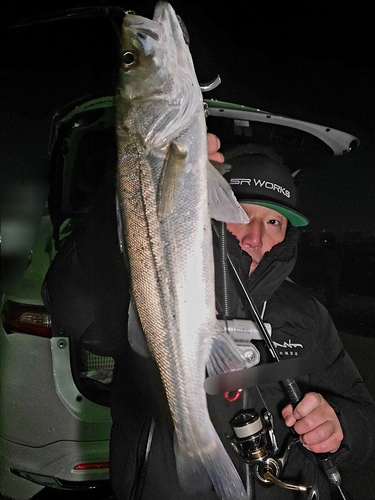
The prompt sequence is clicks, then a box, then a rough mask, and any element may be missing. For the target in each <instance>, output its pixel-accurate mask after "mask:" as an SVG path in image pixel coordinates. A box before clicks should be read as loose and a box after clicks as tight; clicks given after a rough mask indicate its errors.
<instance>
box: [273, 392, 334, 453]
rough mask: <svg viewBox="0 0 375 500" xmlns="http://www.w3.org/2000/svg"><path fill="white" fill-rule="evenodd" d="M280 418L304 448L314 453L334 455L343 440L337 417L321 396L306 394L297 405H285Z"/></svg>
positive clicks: (312, 393)
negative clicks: (295, 433)
mask: <svg viewBox="0 0 375 500" xmlns="http://www.w3.org/2000/svg"><path fill="white" fill-rule="evenodd" d="M282 416H283V418H284V421H285V425H286V426H287V427H292V426H293V427H294V430H295V431H296V432H297V434H299V435H300V441H301V443H302V444H303V446H304V447H305V448H307V449H308V450H310V451H312V452H314V453H334V452H335V451H337V450H338V449H339V447H340V444H341V441H342V440H343V438H344V434H343V432H342V428H341V424H340V421H339V419H338V418H337V415H336V413H335V411H334V409H333V408H332V406H330V405H329V404H328V403H327V401H326V400H325V399H324V398H323V396H322V395H321V394H318V393H316V392H308V393H307V394H305V396H304V398H303V399H302V401H301V402H300V403H298V405H297V406H296V407H295V408H294V410H293V408H292V405H287V406H286V407H285V408H284V409H283V411H282Z"/></svg>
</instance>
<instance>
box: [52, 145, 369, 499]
mask: <svg viewBox="0 0 375 500" xmlns="http://www.w3.org/2000/svg"><path fill="white" fill-rule="evenodd" d="M219 146H220V143H219V142H218V140H217V139H216V138H212V137H211V138H210V136H209V153H210V158H211V159H212V160H216V161H219V162H222V160H223V157H222V155H221V153H219V152H218V151H217V149H218V147H219ZM244 153H245V154H244ZM250 153H251V151H250V150H249V149H245V150H243V149H240V150H236V151H234V152H233V154H232V156H231V155H228V156H227V160H228V161H230V163H231V164H232V169H231V170H230V172H229V173H228V174H226V177H227V178H228V180H229V182H230V183H231V185H232V188H233V190H234V192H235V194H236V196H237V198H238V199H239V201H240V203H241V205H242V206H243V208H244V209H245V211H246V212H247V214H248V215H249V223H248V224H244V225H243V224H241V225H237V224H228V229H229V231H228V232H225V233H224V234H225V239H226V242H227V251H228V253H229V255H230V257H231V259H232V261H233V263H234V265H235V267H236V269H237V270H238V274H239V276H240V278H241V281H242V282H243V284H244V286H245V288H246V290H247V292H248V293H249V295H251V297H252V299H253V301H254V303H255V304H256V306H257V307H258V308H259V311H261V313H262V315H263V319H264V321H265V322H267V323H269V324H270V325H271V328H272V342H273V345H274V347H275V348H276V349H277V352H278V354H279V356H280V357H281V358H282V359H284V358H286V359H289V358H295V357H297V356H300V357H301V359H303V356H308V355H312V354H313V355H316V356H318V357H319V359H322V360H324V369H323V370H319V371H317V372H315V373H312V374H305V373H302V374H301V376H300V377H298V379H297V382H298V384H299V386H300V388H301V390H302V392H303V394H305V396H304V397H303V399H302V401H301V402H300V403H299V405H297V406H296V407H295V408H294V410H293V409H292V407H291V405H290V404H289V401H288V398H287V396H286V394H285V391H284V389H283V387H282V386H281V384H280V383H279V382H278V381H277V380H275V381H274V382H272V383H267V384H264V385H262V384H261V385H260V386H259V387H244V388H243V389H244V390H243V391H239V392H238V393H236V394H235V395H234V396H235V397H232V394H217V395H207V401H208V407H209V411H210V416H211V419H212V421H213V423H214V425H215V428H216V430H217V432H218V435H219V436H220V438H221V439H222V441H223V443H224V445H225V447H226V449H227V451H228V453H229V455H230V457H231V458H232V460H233V462H234V463H235V465H236V467H237V469H238V471H239V473H240V475H241V477H242V480H243V482H244V484H245V485H246V487H247V489H248V491H249V495H250V496H249V498H251V499H256V500H263V499H267V500H272V499H275V500H276V499H277V500H283V499H285V500H287V499H294V498H295V499H303V495H306V494H304V493H302V492H300V491H293V490H290V489H284V488H280V487H279V486H271V487H270V485H269V484H266V483H264V482H262V481H260V480H258V479H259V478H258V479H254V476H253V475H252V474H250V473H249V472H250V471H249V467H248V466H247V465H246V464H245V462H244V461H243V460H242V459H241V458H239V457H238V456H237V455H236V454H235V453H234V451H233V448H232V445H231V440H230V439H228V437H227V436H231V435H233V431H232V428H231V425H230V422H231V420H232V419H233V416H234V415H236V414H237V413H238V411H242V410H246V409H251V410H254V411H255V412H258V413H259V414H261V413H262V412H263V410H268V411H269V412H270V414H271V415H272V416H273V421H274V432H275V436H276V440H277V444H278V446H279V448H280V449H281V451H280V452H278V454H281V453H282V450H283V446H286V445H287V444H288V442H289V441H288V438H289V437H290V436H291V434H290V428H291V427H294V430H295V432H296V433H297V434H298V435H299V436H300V444H296V445H294V446H292V447H291V450H290V455H289V458H288V460H287V463H286V465H285V467H284V468H283V470H282V471H281V474H280V477H279V479H281V480H283V479H284V480H285V481H286V482H287V483H294V484H300V485H305V486H312V485H315V486H316V487H317V488H318V489H319V493H320V498H321V499H324V500H328V499H329V498H331V490H332V487H331V486H330V484H329V483H328V481H327V479H326V477H325V475H324V473H323V472H322V470H321V468H320V466H319V464H318V463H317V462H316V460H315V458H314V456H313V455H312V454H311V453H310V452H309V451H308V450H309V449H310V450H311V451H313V452H332V453H333V458H334V460H335V462H336V463H337V466H338V467H339V468H341V467H342V468H344V467H353V466H361V465H362V464H364V463H365V462H366V461H367V460H369V458H370V456H371V455H372V454H373V451H374V446H375V444H374V443H375V435H374V426H373V425H372V422H373V421H374V419H375V404H374V401H373V400H372V398H371V397H370V395H369V394H368V392H367V390H366V388H365V387H364V385H363V381H362V379H361V377H360V375H359V373H358V371H357V369H356V368H355V366H354V365H353V363H352V361H351V360H350V358H349V357H348V355H347V354H346V353H345V351H344V349H343V346H342V343H341V341H340V339H339V337H338V334H337V332H336V330H335V328H334V325H333V324H332V321H331V319H330V317H329V315H328V312H327V311H326V309H325V308H324V307H323V306H322V305H321V304H319V303H318V302H317V301H316V300H315V299H314V298H312V297H310V296H309V295H308V294H306V293H304V292H303V291H302V290H300V289H299V287H298V286H297V285H295V284H294V283H292V282H291V281H289V280H288V279H287V277H288V275H289V273H290V272H291V271H292V269H293V266H294V263H295V259H296V245H297V237H298V229H297V227H298V226H303V225H306V224H307V223H308V220H307V219H306V218H305V217H304V216H303V215H301V214H300V213H299V212H298V211H297V208H296V206H297V205H296V203H297V202H296V189H295V186H294V183H293V179H292V177H291V176H290V174H289V171H288V170H287V169H286V168H285V167H284V166H283V165H281V164H280V163H279V162H278V161H277V158H275V157H271V158H270V157H267V156H266V155H264V154H263V155H257V154H250ZM271 156H272V155H271ZM110 193H112V194H113V192H112V191H110ZM112 194H110V196H107V198H106V199H107V200H108V205H109V206H110V207H112V208H110V210H105V209H104V210H103V208H102V207H103V205H102V203H97V209H96V207H93V208H94V210H93V214H95V213H96V212H97V218H96V220H95V224H93V228H95V235H97V234H98V230H99V227H102V228H103V231H105V234H106V236H105V237H104V236H103V238H102V240H103V241H104V244H103V245H104V246H103V248H102V251H100V249H98V248H97V245H99V246H100V242H96V248H97V250H95V251H94V249H93V245H85V244H84V240H85V234H84V231H85V230H86V229H87V228H89V227H90V225H89V222H88V221H86V222H85V223H84V225H83V231H82V230H81V231H78V232H77V235H76V237H77V238H78V241H75V243H74V248H75V252H74V253H75V255H76V257H77V258H78V260H80V263H81V265H80V266H77V261H76V260H74V259H73V260H71V261H70V260H69V258H66V256H68V257H69V256H70V255H71V252H67V251H65V260H64V259H62V261H61V259H57V261H56V265H55V266H52V267H54V268H55V269H57V270H58V273H57V274H56V272H54V269H52V270H51V272H50V273H49V276H48V277H47V280H46V286H45V295H44V297H45V300H46V302H47V303H48V307H49V309H50V311H51V312H52V315H53V321H54V322H55V326H56V327H58V328H63V329H65V330H66V331H71V332H73V335H74V336H75V337H76V338H81V340H83V342H84V344H85V346H86V347H87V348H88V349H90V342H91V344H92V345H91V350H94V352H97V353H98V354H106V355H112V356H113V357H114V358H115V370H114V377H113V388H112V398H111V411H112V419H113V426H112V435H111V445H110V474H111V481H112V487H113V491H114V494H115V496H116V500H148V499H151V498H160V499H163V500H172V499H173V500H176V499H178V500H193V499H194V500H217V498H218V497H217V495H216V493H215V491H214V490H213V488H209V487H208V489H207V490H206V491H199V492H196V493H194V494H188V493H186V492H185V491H183V490H182V489H181V487H180V485H179V482H178V478H177V473H176V465H175V456H174V449H173V424H172V419H171V416H170V413H169V408H168V404H167V401H166V398H165V394H164V389H163V386H162V384H161V381H160V377H159V374H158V371H157V367H156V363H155V362H154V360H152V359H150V358H145V357H143V356H141V355H139V354H137V353H136V352H135V351H133V350H132V349H131V347H130V345H129V343H128V339H127V335H126V319H127V304H128V294H127V289H128V281H127V275H126V272H125V268H124V267H123V266H119V267H116V270H115V272H113V273H112V272H110V268H109V261H108V260H107V259H108V255H110V256H112V257H113V262H114V263H115V264H116V266H117V264H118V257H119V255H117V253H119V251H118V247H117V237H116V225H115V222H114V220H113V215H114V209H113V205H114V203H113V197H112ZM93 214H91V216H93ZM107 216H108V217H109V219H108V220H107V219H106V220H104V218H105V217H107ZM100 217H101V219H100ZM100 220H101V221H102V222H101V223H100ZM110 221H112V222H110ZM98 224H100V226H98ZM217 225H220V224H216V223H215V229H216V226H217ZM219 229H220V228H219ZM224 229H225V228H224ZM219 235H220V231H219ZM213 238H214V251H215V257H216V258H215V263H216V264H215V265H216V296H217V312H218V317H219V318H225V319H228V318H229V319H232V318H234V319H236V318H246V319H253V318H252V315H251V311H250V308H249V304H248V303H247V301H246V297H245V296H244V294H243V291H242V289H241V287H240V286H239V283H238V280H237V278H236V276H234V275H233V274H231V273H230V272H227V270H226V265H225V262H224V261H223V259H222V255H221V253H222V242H221V241H219V240H218V238H217V236H216V231H214V232H213ZM82 239H83V240H82ZM80 240H81V241H80ZM93 241H96V240H94V239H93ZM111 242H112V244H111ZM112 247H114V249H113V250H111V248H112ZM116 249H117V250H116ZM85 252H86V254H85ZM108 252H110V254H109V253H108ZM80 254H81V258H80V259H79V255H80ZM88 254H89V255H88ZM62 255H64V252H63V253H62ZM90 260H91V261H92V264H91V266H89V267H90V268H91V267H92V266H94V265H95V266H97V267H98V269H101V268H103V269H104V270H105V272H103V273H101V274H99V275H98V273H95V274H94V273H89V274H87V275H86V276H85V277H84V276H82V274H81V275H80V280H79V286H80V287H82V286H84V287H85V294H84V296H85V298H86V299H87V297H90V296H93V295H96V293H95V290H94V289H93V286H94V285H95V286H99V287H100V290H101V293H100V294H99V295H98V299H95V297H92V300H96V301H97V303H98V300H101V301H103V300H105V299H106V297H107V296H109V297H110V302H111V304H112V302H113V303H114V304H113V306H111V307H112V309H111V308H110V311H109V312H108V310H107V309H106V311H105V313H104V312H103V316H104V314H105V315H106V316H105V320H106V321H101V319H100V318H101V316H102V315H101V310H100V309H98V308H94V309H95V311H96V312H97V315H96V318H95V321H92V322H91V323H90V329H87V328H85V327H86V325H85V324H80V321H81V318H82V307H81V304H80V301H79V300H78V299H77V297H80V296H81V295H77V294H73V296H74V297H73V298H72V293H71V288H70V287H69V284H68V283H65V279H66V276H69V273H68V272H66V269H67V266H68V269H70V266H73V267H74V268H76V271H77V270H79V271H80V272H81V273H82V267H85V266H87V265H88V264H87V262H88V261H90ZM87 269H88V270H89V268H87ZM70 272H71V273H72V274H71V275H72V276H77V274H76V273H75V272H73V269H71V270H70ZM77 272H78V271H77ZM81 278H82V279H81ZM83 278H85V280H86V285H85V284H84V283H85V282H84V279H83ZM98 280H99V283H98ZM89 285H90V286H89ZM103 290H104V291H105V294H104V293H103ZM47 292H49V295H48V293H47ZM67 297H69V300H71V303H70V306H71V308H73V309H69V312H70V315H69V321H70V323H71V324H70V325H68V326H69V327H67V326H66V325H64V324H63V323H64V321H65V322H66V321H67V318H66V314H65V315H64V314H63V312H64V311H62V313H61V314H60V312H61V310H60V309H59V308H60V307H61V304H62V303H63V300H64V299H66V298H67ZM106 302H107V303H108V300H106ZM120 302H121V304H122V306H121V307H122V312H121V311H119V310H118V309H119V304H120ZM124 304H125V306H124ZM74 307H76V308H78V310H77V314H76V315H75V314H74ZM98 307H99V306H98ZM111 311H112V312H113V313H115V314H114V317H113V318H112V315H111ZM74 317H76V319H77V321H74V322H73V320H72V319H71V318H74ZM111 318H112V319H111ZM73 323H74V324H75V325H76V326H74V325H73ZM104 324H105V325H106V327H105V328H104ZM77 325H78V326H77ZM109 325H111V327H109ZM82 332H85V333H84V335H82ZM253 344H254V345H255V346H256V348H257V349H258V351H259V354H260V363H261V364H265V363H268V362H271V361H272V357H271V355H270V353H269V351H268V349H267V347H266V345H265V343H264V342H263V341H262V340H253ZM191 404H194V401H192V402H191Z"/></svg>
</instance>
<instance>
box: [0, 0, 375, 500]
mask: <svg viewBox="0 0 375 500" xmlns="http://www.w3.org/2000/svg"><path fill="white" fill-rule="evenodd" d="M171 4H172V5H173V6H174V8H175V10H176V11H177V13H179V14H180V15H181V17H182V18H183V20H184V21H185V24H186V25H187V28H188V31H189V34H190V40H191V45H190V47H191V52H192V56H193V60H194V63H195V67H196V72H197V76H198V79H199V81H200V82H201V83H206V82H208V81H211V80H212V79H214V78H215V77H216V75H217V74H220V76H221V79H222V83H221V85H220V86H219V87H218V88H217V89H215V90H213V91H212V92H209V93H207V94H205V96H204V97H207V98H213V99H218V100H226V101H230V102H234V103H238V104H245V105H248V106H251V107H253V108H259V109H262V110H267V111H269V112H271V113H273V114H282V115H286V116H289V117H292V118H296V119H300V120H305V121H311V122H315V123H319V124H322V125H325V126H327V127H333V128H337V129H340V130H343V131H345V132H348V133H351V134H353V135H355V136H356V137H358V138H359V140H360V141H361V145H360V147H359V148H358V149H357V150H355V151H352V152H350V153H348V154H347V155H345V156H341V157H336V158H331V159H330V161H327V162H325V163H324V164H322V165H316V168H310V169H309V170H308V171H306V173H305V178H304V181H303V183H302V185H301V193H300V200H301V211H302V212H303V213H305V214H306V215H307V216H308V217H309V218H310V220H311V224H310V226H309V228H308V229H307V233H306V239H305V242H304V244H303V245H301V250H300V257H299V264H298V266H297V268H296V278H298V280H299V281H300V282H301V283H302V284H304V285H306V286H308V287H310V288H311V290H312V292H313V293H314V294H315V295H317V296H318V298H319V299H321V300H322V302H323V303H325V304H326V305H327V306H328V307H329V309H330V312H331V314H332V316H333V318H334V320H335V322H336V324H337V326H338V328H339V330H340V332H342V338H343V340H344V341H345V346H346V348H347V349H348V351H349V353H350V354H351V355H352V357H353V359H354V360H355V362H356V364H357V366H358V367H359V369H360V371H361V373H362V375H363V376H364V378H365V382H366V384H367V385H368V387H369V388H370V390H372V393H373V394H375V387H374V381H373V376H372V373H371V367H372V365H373V355H374V344H373V341H374V337H375V327H374V319H375V318H374V315H375V298H374V297H375V242H374V239H375V222H374V221H375V203H374V191H375V174H374V172H375V169H374V167H375V161H374V154H375V130H374V111H375V98H374V89H375V34H374V20H375V19H374V18H375V14H374V12H373V9H372V8H371V5H370V4H369V3H366V2H354V1H350V2H349V1H345V0H341V1H338V0H334V1H326V2H306V1H305V2H299V3H296V2H243V1H241V2H240V1H231V2H226V3H224V4H223V3H219V2H213V1H206V2H204V1H202V2H197V3H194V2H186V1H183V0H176V1H172V2H171ZM88 5H97V6H106V2H105V1H102V2H74V1H71V2H68V1H64V2H62V1H60V2H59V1H57V2H50V3H49V5H45V4H44V3H41V2H37V1H36V2H27V3H26V2H17V1H16V2H11V3H10V4H9V3H8V4H7V7H6V10H5V11H4V12H2V16H1V21H0V22H1V23H2V24H3V26H6V27H9V26H10V25H11V24H14V23H17V22H18V23H19V22H20V20H22V19H27V18H30V17H36V18H37V19H38V20H39V21H40V20H41V19H43V18H44V19H46V18H48V16H51V13H52V12H56V11H59V10H61V9H66V8H68V7H75V8H77V7H83V6H88ZM107 5H110V3H109V2H107ZM117 5H119V6H121V7H122V8H124V9H129V10H135V11H136V12H137V13H138V14H140V15H145V16H146V17H152V13H153V8H154V5H155V2H154V1H152V2H149V1H136V0H134V1H130V0H129V1H128V2H126V3H122V4H117ZM52 17H53V16H52ZM56 17H58V16H56ZM115 24H116V23H115ZM117 24H118V26H120V24H121V15H119V16H118V23H117ZM20 25H21V26H22V27H20V28H17V29H2V30H1V31H0V36H1V40H0V42H1V43H0V47H1V51H0V81H1V85H0V117H1V122H0V182H1V183H6V182H8V181H9V180H10V179H19V180H20V181H25V180H28V179H39V178H43V177H45V176H46V175H47V172H48V164H47V153H48V141H49V132H50V126H51V120H52V117H53V114H54V113H55V111H56V110H57V109H59V108H61V107H63V106H65V105H66V104H68V103H69V102H70V101H72V100H74V99H78V98H81V97H83V96H92V95H94V94H107V93H108V94H110V93H113V92H114V89H115V84H116V74H117V47H118V40H117V38H116V36H115V31H114V26H113V25H112V24H110V23H109V22H103V19H100V20H99V19H92V18H91V19H86V20H83V19H80V20H77V19H75V18H70V19H69V21H54V22H47V23H39V24H36V25H34V26H29V25H28V23H27V22H23V21H21V23H20ZM303 167H304V166H303V165H301V168H303ZM332 236H334V238H335V239H336V240H337V241H338V242H339V243H340V248H339V254H341V257H338V256H337V255H338V254H337V247H336V250H334V251H333V252H331V253H330V254H329V255H328V254H327V249H326V247H325V245H324V241H325V240H329V239H330V238H331V237H332ZM327 259H332V260H330V261H329V262H331V264H329V265H327V262H328V261H327ZM338 259H339V260H338ZM329 268H331V269H335V270H336V273H334V274H333V275H330V274H329V273H325V270H326V269H329ZM337 280H338V281H337ZM332 284H334V287H333V289H332V286H330V285H332ZM331 294H333V295H331ZM374 466H375V465H374V463H371V464H370V465H369V467H368V468H367V469H366V470H364V471H362V473H357V472H356V473H355V474H353V476H350V474H349V475H347V476H346V477H345V480H346V483H345V484H346V485H348V484H349V485H350V484H352V485H354V486H353V488H352V489H351V491H352V492H355V491H356V492H357V493H358V496H354V499H355V500H357V498H358V499H360V500H362V499H363V500H368V499H373V498H374V492H375V489H374V480H373V479H372V480H370V476H371V475H372V474H373V471H374Z"/></svg>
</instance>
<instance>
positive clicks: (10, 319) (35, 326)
mask: <svg viewBox="0 0 375 500" xmlns="http://www.w3.org/2000/svg"><path fill="white" fill-rule="evenodd" d="M3 325H4V329H5V331H6V332H7V333H26V334H28V335H36V336H38V337H47V338H51V337H52V330H51V316H50V315H49V314H48V313H47V310H46V308H45V307H43V306H32V305H25V304H18V303H17V302H11V301H8V302H6V303H5V305H4V308H3Z"/></svg>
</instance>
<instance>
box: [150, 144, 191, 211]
mask: <svg viewBox="0 0 375 500" xmlns="http://www.w3.org/2000/svg"><path fill="white" fill-rule="evenodd" d="M185 159H186V152H185V151H182V150H181V149H180V148H179V147H178V146H177V144H176V143H174V142H171V143H170V144H169V146H168V149H167V154H166V156H165V160H164V164H163V169H162V172H161V175H160V179H159V185H158V194H157V205H158V208H157V210H158V218H159V221H161V220H162V219H163V218H164V217H165V216H166V215H168V214H169V213H170V212H171V209H172V207H173V206H174V205H175V203H176V199H175V198H176V186H177V183H178V181H179V179H180V177H181V171H182V169H183V167H184V164H185Z"/></svg>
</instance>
